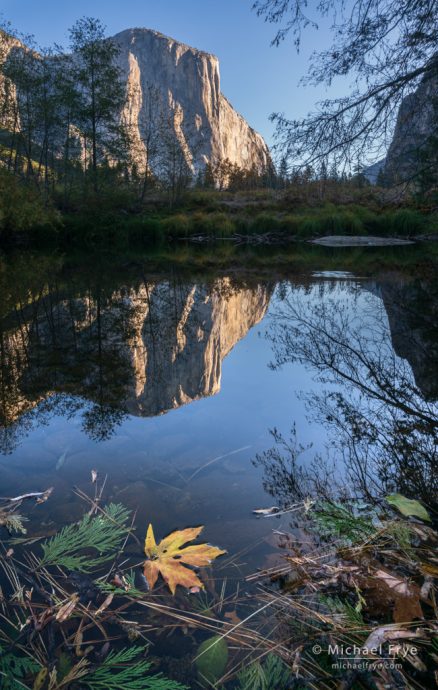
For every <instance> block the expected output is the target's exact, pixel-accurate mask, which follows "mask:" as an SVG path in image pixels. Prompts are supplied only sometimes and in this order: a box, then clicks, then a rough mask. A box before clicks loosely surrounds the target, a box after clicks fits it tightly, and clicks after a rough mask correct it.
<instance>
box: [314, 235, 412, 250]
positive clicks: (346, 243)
mask: <svg viewBox="0 0 438 690" xmlns="http://www.w3.org/2000/svg"><path fill="white" fill-rule="evenodd" d="M309 242H310V244H320V245H322V246H324V247H392V246H400V245H406V244H414V242H412V241H411V240H403V239H399V238H397V237H373V236H371V235H362V236H356V237H352V236H350V235H328V236H327V237H318V238H317V239H315V240H309Z"/></svg>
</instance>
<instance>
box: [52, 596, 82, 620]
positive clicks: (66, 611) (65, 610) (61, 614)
mask: <svg viewBox="0 0 438 690" xmlns="http://www.w3.org/2000/svg"><path fill="white" fill-rule="evenodd" d="M78 601H79V596H78V595H77V594H73V596H72V598H71V599H69V601H67V603H66V604H64V605H63V606H61V608H60V609H59V611H58V612H57V614H56V616H55V618H56V620H57V621H58V623H63V622H64V621H66V620H67V618H70V616H71V614H72V613H73V611H74V610H75V608H76V604H77V603H78Z"/></svg>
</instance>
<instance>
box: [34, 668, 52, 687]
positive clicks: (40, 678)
mask: <svg viewBox="0 0 438 690" xmlns="http://www.w3.org/2000/svg"><path fill="white" fill-rule="evenodd" d="M48 673H49V670H48V669H47V668H42V669H41V671H39V672H38V674H37V677H36V678H35V681H34V684H33V686H32V690H41V688H42V687H43V685H44V683H45V682H46V678H47V675H48Z"/></svg>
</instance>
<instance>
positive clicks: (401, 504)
mask: <svg viewBox="0 0 438 690" xmlns="http://www.w3.org/2000/svg"><path fill="white" fill-rule="evenodd" d="M386 500H387V501H388V503H389V504H390V505H392V506H394V507H395V508H397V510H399V511H400V513H402V515H406V517H411V516H413V517H418V518H420V520H425V521H426V522H430V521H431V520H430V517H429V513H428V512H427V510H426V508H425V507H424V506H422V505H421V503H420V502H419V501H414V500H412V499H410V498H406V496H402V494H391V496H387V497H386Z"/></svg>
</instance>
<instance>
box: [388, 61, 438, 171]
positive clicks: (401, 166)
mask: <svg viewBox="0 0 438 690" xmlns="http://www.w3.org/2000/svg"><path fill="white" fill-rule="evenodd" d="M436 59H437V58H434V60H436ZM437 91H438V74H437V70H436V69H431V71H430V73H428V74H427V75H425V76H424V77H423V80H422V81H421V83H420V85H419V86H418V88H417V89H416V91H414V92H413V93H411V94H409V95H408V96H406V97H405V98H404V99H403V101H402V103H401V106H400V109H399V112H398V116H397V123H396V126H395V130H394V136H393V139H392V142H391V145H390V147H389V149H388V154H387V157H386V162H385V166H384V178H385V183H386V184H396V183H400V182H403V181H409V180H410V179H411V178H412V177H413V176H415V174H416V173H417V172H418V171H419V170H420V169H421V165H422V163H421V150H422V149H424V148H425V146H427V144H428V141H429V137H430V136H432V135H434V136H436V118H437V115H436V96H437Z"/></svg>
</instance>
